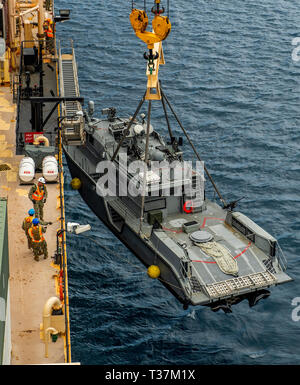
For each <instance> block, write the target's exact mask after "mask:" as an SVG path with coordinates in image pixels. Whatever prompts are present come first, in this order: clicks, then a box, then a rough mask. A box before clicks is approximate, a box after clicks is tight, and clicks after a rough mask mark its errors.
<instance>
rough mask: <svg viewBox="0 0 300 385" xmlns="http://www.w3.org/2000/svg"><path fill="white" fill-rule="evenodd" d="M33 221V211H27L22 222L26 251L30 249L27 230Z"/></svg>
mask: <svg viewBox="0 0 300 385" xmlns="http://www.w3.org/2000/svg"><path fill="white" fill-rule="evenodd" d="M33 219H34V209H30V210H29V211H28V216H27V217H25V218H24V221H23V223H22V229H23V230H24V231H25V235H26V237H27V241H28V249H31V248H32V244H31V238H30V236H29V234H28V230H29V229H30V227H31V225H32V221H33Z"/></svg>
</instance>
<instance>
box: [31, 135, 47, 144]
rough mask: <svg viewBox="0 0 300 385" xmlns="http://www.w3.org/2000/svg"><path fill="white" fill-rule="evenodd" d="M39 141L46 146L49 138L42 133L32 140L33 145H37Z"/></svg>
mask: <svg viewBox="0 0 300 385" xmlns="http://www.w3.org/2000/svg"><path fill="white" fill-rule="evenodd" d="M41 143H44V145H45V146H46V147H49V139H48V138H46V136H44V135H41V136H38V137H37V138H35V140H34V142H33V144H34V145H39V144H41Z"/></svg>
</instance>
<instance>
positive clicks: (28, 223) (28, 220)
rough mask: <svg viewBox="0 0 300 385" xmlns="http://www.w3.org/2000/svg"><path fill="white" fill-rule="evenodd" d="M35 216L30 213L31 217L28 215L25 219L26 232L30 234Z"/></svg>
mask: <svg viewBox="0 0 300 385" xmlns="http://www.w3.org/2000/svg"><path fill="white" fill-rule="evenodd" d="M33 218H34V217H33V216H32V215H30V216H29V217H26V218H25V219H24V230H25V232H26V234H28V230H29V228H30V227H31V224H32V220H33Z"/></svg>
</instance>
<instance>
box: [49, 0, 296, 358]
mask: <svg viewBox="0 0 300 385" xmlns="http://www.w3.org/2000/svg"><path fill="white" fill-rule="evenodd" d="M165 3H166V1H165ZM143 4H144V2H143V1H135V6H136V7H140V8H142V7H143ZM147 5H148V8H150V7H152V1H147ZM170 5H171V7H170V20H171V23H172V31H171V34H170V35H169V37H168V38H167V40H166V41H165V42H164V54H165V60H166V65H165V66H164V67H163V66H162V67H161V68H160V79H161V80H162V84H163V86H164V90H165V93H166V94H167V96H168V98H169V100H170V101H171V103H172V104H173V106H174V108H175V110H176V112H177V113H178V115H179V116H180V118H181V120H182V122H183V124H184V126H185V128H186V129H187V130H188V132H189V133H190V135H191V138H192V139H193V141H194V143H195V145H196V147H197V149H198V150H199V152H200V154H201V155H202V158H203V160H205V162H206V166H207V167H208V169H209V170H210V171H211V174H212V175H213V177H214V179H215V181H216V183H217V185H218V187H219V189H220V190H221V191H222V194H223V195H224V196H225V197H226V199H227V200H233V199H237V198H240V197H242V196H244V197H245V198H244V199H243V200H242V201H241V202H240V205H239V210H241V211H242V212H243V213H245V214H246V215H248V216H249V217H250V218H252V219H253V220H254V221H256V222H257V223H258V224H259V225H261V226H263V228H265V229H266V230H267V231H268V232H270V233H271V234H273V235H274V236H275V237H276V238H277V239H278V240H279V242H280V245H281V247H282V249H283V251H284V254H285V256H286V258H287V260H288V271H287V272H288V274H289V275H290V276H291V277H292V278H293V279H294V281H293V282H292V283H289V284H286V285H282V286H278V287H275V288H273V289H272V294H271V296H270V297H269V298H268V299H267V300H265V301H261V302H260V303H259V304H258V305H257V306H255V307H254V308H249V307H248V304H247V303H246V302H245V303H243V302H242V303H240V304H239V305H237V306H234V307H233V313H232V314H224V313H221V312H218V313H213V312H212V311H211V310H210V309H208V308H204V307H194V308H193V307H190V308H189V309H188V310H183V308H182V305H181V304H180V303H179V302H178V301H177V300H176V299H175V298H174V297H173V296H172V295H171V294H170V293H169V292H168V291H167V290H166V289H165V288H164V287H163V286H162V285H161V284H160V283H159V282H158V281H155V280H151V279H149V278H148V276H147V274H146V270H145V268H144V267H143V266H142V264H141V263H140V262H139V261H138V260H137V259H136V258H135V257H134V256H133V255H132V254H131V253H130V252H129V251H128V250H127V249H126V248H125V246H123V245H122V244H121V243H120V242H119V241H118V240H117V239H116V238H115V237H114V236H113V235H112V234H111V233H110V232H109V231H108V230H107V229H106V228H105V226H104V225H103V224H102V223H101V222H100V221H99V220H98V219H97V217H96V216H95V215H94V214H93V213H92V212H91V211H90V210H89V208H88V207H87V206H86V205H85V203H84V202H83V200H82V199H81V197H80V195H79V194H78V193H77V192H75V191H73V190H71V188H70V187H69V182H70V174H69V172H68V169H67V166H66V165H65V178H66V216H67V220H68V221H80V222H81V223H90V224H91V226H92V230H91V232H90V233H89V234H88V233H86V234H88V235H86V234H85V235H82V236H79V237H76V236H73V235H68V239H67V242H68V274H69V294H70V315H71V342H72V360H73V361H79V362H81V364H115V365H116V364H153V365H154V364H165V365H168V364H199V365H200V364H250V365H252V364H259V365H260V364H299V362H300V337H299V336H300V321H298V322H296V321H293V319H292V311H293V309H294V308H295V306H292V300H293V298H295V297H298V296H299V297H300V287H299V283H298V282H299V281H298V279H299V277H300V264H299V257H300V232H299V228H300V219H299V212H300V197H299V194H300V191H299V190H300V188H299V187H300V131H299V126H300V109H299V106H300V62H295V61H293V60H292V56H291V54H292V50H293V49H294V48H295V47H294V46H293V45H292V39H293V38H295V37H297V36H300V28H299V20H300V6H299V4H298V3H297V2H292V1H285V0H264V2H261V1H259V0H231V1H230V2H224V1H220V0H210V1H204V0H198V1H195V2H188V3H187V2H186V1H183V0H178V1H172V0H171V1H170ZM56 8H57V9H59V8H71V10H72V11H71V21H69V22H67V23H63V24H62V25H58V26H57V33H58V35H59V37H60V38H61V40H64V42H63V43H62V44H63V45H66V41H67V40H69V39H73V40H74V47H75V49H76V58H77V62H78V73H79V82H80V90H81V94H82V96H83V97H84V98H85V100H86V101H87V100H94V102H95V107H96V110H97V111H98V113H99V115H100V111H101V109H102V108H105V107H110V106H115V107H117V109H118V111H119V112H120V113H124V114H126V115H127V116H128V115H132V114H133V112H134V110H135V108H136V106H137V103H138V101H139V100H140V98H141V96H142V95H143V93H144V90H145V86H146V77H145V68H146V63H145V61H144V59H143V53H144V51H145V50H146V49H145V48H146V47H145V46H144V44H143V43H142V42H141V41H139V40H138V38H136V37H135V34H134V32H133V30H132V28H131V25H130V22H129V14H130V11H131V1H129V0H128V1H118V2H104V1H101V2H95V1H92V0H86V1H85V2H77V1H75V0H56ZM149 13H150V12H149ZM145 108H146V107H145ZM153 110H154V111H153V122H154V123H153V124H154V125H155V126H156V128H157V129H158V130H160V132H164V131H163V130H165V132H166V134H167V130H166V128H165V125H164V120H163V113H162V110H161V107H159V106H155V105H154V108H153ZM145 112H146V111H145ZM173 123H174V122H173ZM173 129H174V130H175V132H176V134H177V136H179V135H180V131H179V128H178V127H177V126H176V125H175V124H173ZM184 150H185V153H186V157H187V159H193V156H192V150H191V148H190V147H189V146H188V144H185V145H184ZM207 188H208V194H209V195H210V196H212V189H211V187H210V186H209V182H207ZM99 243H101V244H104V245H105V246H106V249H101V247H99ZM109 250H111V251H112V252H110V251H109Z"/></svg>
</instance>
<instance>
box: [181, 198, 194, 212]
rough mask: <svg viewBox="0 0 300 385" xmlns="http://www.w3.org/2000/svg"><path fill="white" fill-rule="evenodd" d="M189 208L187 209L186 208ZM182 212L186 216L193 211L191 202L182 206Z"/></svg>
mask: <svg viewBox="0 0 300 385" xmlns="http://www.w3.org/2000/svg"><path fill="white" fill-rule="evenodd" d="M191 203H192V205H191ZM187 206H188V207H189V208H188V207H187ZM183 211H184V212H185V213H187V214H190V213H192V212H193V211H194V208H193V201H186V202H185V204H184V205H183Z"/></svg>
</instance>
